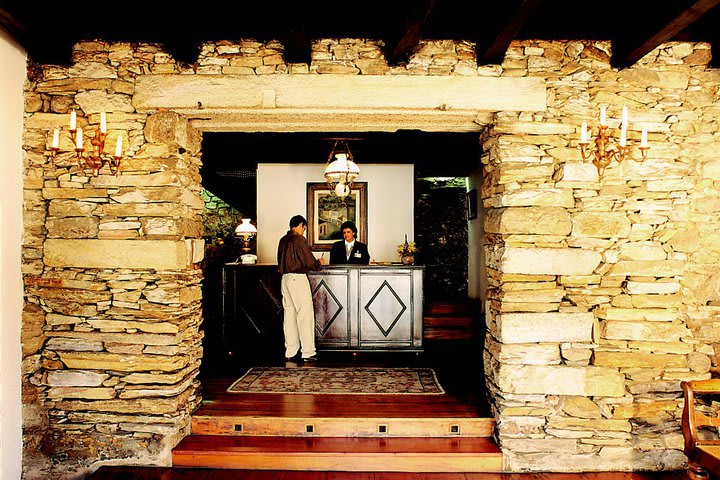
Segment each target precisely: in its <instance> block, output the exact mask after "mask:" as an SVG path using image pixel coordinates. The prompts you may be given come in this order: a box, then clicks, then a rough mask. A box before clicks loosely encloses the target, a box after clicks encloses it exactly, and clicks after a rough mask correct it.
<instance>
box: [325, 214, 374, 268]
mask: <svg viewBox="0 0 720 480" xmlns="http://www.w3.org/2000/svg"><path fill="white" fill-rule="evenodd" d="M340 231H341V232H342V235H343V240H340V241H338V242H335V243H333V246H332V249H331V250H330V264H335V265H337V264H347V263H352V264H357V265H367V264H368V263H370V254H369V253H368V249H367V245H365V244H364V243H362V242H358V241H357V240H356V239H355V237H356V236H357V227H356V226H355V224H354V223H353V222H344V223H343V224H342V225H340Z"/></svg>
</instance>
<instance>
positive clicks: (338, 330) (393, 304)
mask: <svg viewBox="0 0 720 480" xmlns="http://www.w3.org/2000/svg"><path fill="white" fill-rule="evenodd" d="M423 271H424V267H422V266H406V265H330V266H324V267H323V268H322V270H321V271H318V272H311V273H310V274H309V275H308V277H309V278H310V287H311V289H312V294H313V303H314V305H315V330H316V339H317V340H316V342H317V348H318V349H319V350H408V351H420V350H422V325H423V311H422V309H423V286H422V285H423Z"/></svg>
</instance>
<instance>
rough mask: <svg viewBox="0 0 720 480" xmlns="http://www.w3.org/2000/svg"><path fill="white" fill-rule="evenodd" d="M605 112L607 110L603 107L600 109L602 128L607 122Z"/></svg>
mask: <svg viewBox="0 0 720 480" xmlns="http://www.w3.org/2000/svg"><path fill="white" fill-rule="evenodd" d="M606 110H607V107H606V106H605V105H603V106H602V107H600V125H602V126H605V125H607V121H606V120H605V112H606Z"/></svg>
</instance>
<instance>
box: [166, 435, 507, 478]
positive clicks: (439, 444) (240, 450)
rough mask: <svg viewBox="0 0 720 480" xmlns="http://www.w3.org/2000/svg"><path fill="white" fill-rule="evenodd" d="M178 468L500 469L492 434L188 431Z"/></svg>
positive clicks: (175, 454) (175, 452)
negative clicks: (376, 435)
mask: <svg viewBox="0 0 720 480" xmlns="http://www.w3.org/2000/svg"><path fill="white" fill-rule="evenodd" d="M173 466H175V467H206V468H228V469H229V468H233V469H253V470H311V471H345V472H371V471H372V472H500V471H502V453H501V451H500V449H499V448H498V447H497V445H495V444H494V443H493V441H492V440H491V439H489V438H302V437H230V436H208V435H189V436H187V437H185V438H184V439H183V440H182V441H181V442H180V443H179V444H178V446H177V447H175V449H173Z"/></svg>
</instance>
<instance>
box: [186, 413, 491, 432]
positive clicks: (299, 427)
mask: <svg viewBox="0 0 720 480" xmlns="http://www.w3.org/2000/svg"><path fill="white" fill-rule="evenodd" d="M494 427H495V420H494V419H492V418H452V417H444V418H402V417H376V418H340V417H336V418H327V417H319V418H318V417H299V418H298V417H295V418H292V417H279V416H247V415H245V416H243V415H230V414H228V415H198V414H195V415H193V418H192V434H193V435H229V436H268V435H276V436H299V437H317V436H323V437H385V438H387V437H455V438H457V437H489V436H491V435H492V433H493V429H494Z"/></svg>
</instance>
